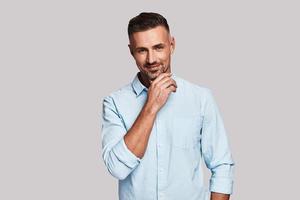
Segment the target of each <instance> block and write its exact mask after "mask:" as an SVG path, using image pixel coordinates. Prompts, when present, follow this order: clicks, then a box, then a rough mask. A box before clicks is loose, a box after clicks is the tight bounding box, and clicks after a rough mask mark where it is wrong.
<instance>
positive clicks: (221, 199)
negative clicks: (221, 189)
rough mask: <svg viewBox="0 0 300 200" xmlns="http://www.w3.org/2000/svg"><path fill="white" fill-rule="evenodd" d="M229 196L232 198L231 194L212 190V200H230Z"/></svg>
mask: <svg viewBox="0 0 300 200" xmlns="http://www.w3.org/2000/svg"><path fill="white" fill-rule="evenodd" d="M229 198H230V195H229V194H221V193H216V192H212V193H211V195H210V199H211V200H229Z"/></svg>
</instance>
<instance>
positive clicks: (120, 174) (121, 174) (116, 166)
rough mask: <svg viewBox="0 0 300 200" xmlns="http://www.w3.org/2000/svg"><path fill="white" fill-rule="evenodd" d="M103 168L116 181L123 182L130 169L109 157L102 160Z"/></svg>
mask: <svg viewBox="0 0 300 200" xmlns="http://www.w3.org/2000/svg"><path fill="white" fill-rule="evenodd" d="M104 163H105V166H106V168H107V170H108V172H109V173H110V174H111V175H112V176H113V177H115V178H116V179H118V180H124V179H126V178H127V176H128V175H129V174H130V172H131V171H132V169H130V168H129V167H128V166H126V165H125V164H124V163H122V162H120V161H119V160H118V159H115V158H112V157H111V156H108V157H106V159H104Z"/></svg>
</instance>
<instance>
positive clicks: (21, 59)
mask: <svg viewBox="0 0 300 200" xmlns="http://www.w3.org/2000/svg"><path fill="white" fill-rule="evenodd" d="M178 2H179V1H178ZM178 2H177V3H175V2H174V1H140V0H139V1H137V0H131V1H126V2H125V1H115V0H114V1H113V0H111V1H90V0H85V1H78V0H76V1H67V0H60V1H57V0H52V1H37V0H36V1H32V0H29V1H1V3H0V29H1V31H0V66H1V71H0V89H1V90H0V91H1V98H0V101H1V103H0V120H1V125H0V133H1V135H0V199H5V200H12V199H14V200H17V199H30V200H35V199H36V200H38V199H51V200H52V199H73V200H75V199H89V200H96V199H117V181H116V180H115V179H114V178H113V177H112V176H110V175H109V174H108V172H107V170H106V168H105V167H104V164H103V162H102V158H101V140H100V117H99V114H100V113H101V109H102V108H101V98H102V97H104V96H106V95H108V94H109V93H110V92H112V91H114V90H116V89H118V88H120V87H121V86H123V85H125V84H127V83H129V82H130V81H131V80H132V79H133V77H134V75H135V73H136V72H137V67H136V66H135V62H134V60H133V59H132V58H131V56H130V54H129V51H128V47H127V44H128V39H127V33H126V28H127V24H128V20H129V19H130V18H131V17H133V16H135V15H137V14H138V13H140V12H142V11H155V12H160V13H161V14H163V15H164V16H165V17H166V18H167V19H168V22H169V25H170V27H171V33H172V34H173V35H174V36H175V39H176V42H177V43H176V44H177V46H176V50H175V54H174V56H173V61H172V62H173V63H172V68H173V71H174V72H175V73H176V74H177V76H180V77H182V78H185V79H187V80H189V81H191V82H194V83H196V84H199V85H203V86H206V87H209V88H210V89H212V90H213V92H214V95H215V98H216V100H217V102H218V105H219V107H220V109H221V112H222V116H223V118H224V122H225V126H226V129H227V131H228V135H229V139H230V144H231V147H232V151H233V155H234V159H235V161H236V163H237V165H236V170H235V186H234V195H233V196H232V199H234V200H240V199H281V200H282V199H295V196H294V195H297V193H298V191H297V189H298V188H299V187H298V186H297V185H298V180H299V172H298V170H299V167H300V166H299V158H298V157H299V156H297V155H296V153H297V151H299V146H298V141H299V135H298V134H299V133H300V132H299V125H298V124H299V111H300V110H299V100H300V95H299V82H300V81H299V79H298V76H299V69H298V68H299V67H300V61H299V53H300V40H299V35H300V28H299V19H300V14H299V3H298V2H297V1H290V0H285V1H276V0H273V1H267V0H259V1H258V0H251V1H184V2H181V3H178Z"/></svg>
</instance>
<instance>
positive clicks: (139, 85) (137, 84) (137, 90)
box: [131, 72, 148, 96]
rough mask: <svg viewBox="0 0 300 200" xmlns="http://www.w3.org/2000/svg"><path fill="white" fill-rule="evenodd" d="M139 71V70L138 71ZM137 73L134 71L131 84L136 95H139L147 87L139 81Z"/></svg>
mask: <svg viewBox="0 0 300 200" xmlns="http://www.w3.org/2000/svg"><path fill="white" fill-rule="evenodd" d="M138 73H139V72H138ZM138 73H136V75H135V77H134V79H133V81H132V83H131V85H132V88H133V90H134V92H135V94H136V96H139V95H140V94H141V93H142V91H143V90H148V88H146V87H145V86H144V85H143V84H142V83H141V81H140V79H139V77H138Z"/></svg>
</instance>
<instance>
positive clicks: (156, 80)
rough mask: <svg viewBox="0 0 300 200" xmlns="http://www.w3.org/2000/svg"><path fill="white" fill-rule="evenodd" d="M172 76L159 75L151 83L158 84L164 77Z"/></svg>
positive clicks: (168, 74) (167, 74) (169, 74)
mask: <svg viewBox="0 0 300 200" xmlns="http://www.w3.org/2000/svg"><path fill="white" fill-rule="evenodd" d="M170 76H172V74H171V73H161V74H160V75H159V76H158V77H157V78H156V79H155V80H154V81H153V82H152V83H153V84H156V83H158V82H159V81H160V80H161V79H163V78H164V77H170Z"/></svg>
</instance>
